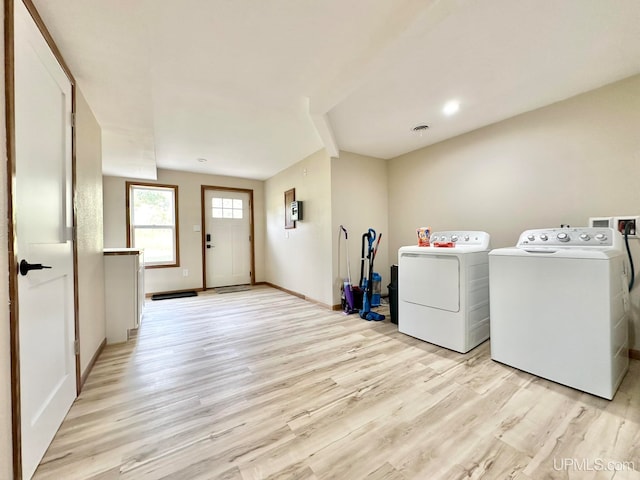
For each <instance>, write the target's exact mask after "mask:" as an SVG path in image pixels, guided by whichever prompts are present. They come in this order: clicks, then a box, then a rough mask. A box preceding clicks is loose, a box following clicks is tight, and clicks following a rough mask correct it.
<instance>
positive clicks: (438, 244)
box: [433, 242, 456, 248]
mask: <svg viewBox="0 0 640 480" xmlns="http://www.w3.org/2000/svg"><path fill="white" fill-rule="evenodd" d="M433 246H434V247H445V248H451V247H455V246H456V244H455V243H453V242H433Z"/></svg>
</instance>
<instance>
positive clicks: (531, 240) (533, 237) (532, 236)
mask: <svg viewBox="0 0 640 480" xmlns="http://www.w3.org/2000/svg"><path fill="white" fill-rule="evenodd" d="M527 238H528V239H529V241H530V242H533V241H534V240H535V239H536V236H535V235H528V236H527Z"/></svg>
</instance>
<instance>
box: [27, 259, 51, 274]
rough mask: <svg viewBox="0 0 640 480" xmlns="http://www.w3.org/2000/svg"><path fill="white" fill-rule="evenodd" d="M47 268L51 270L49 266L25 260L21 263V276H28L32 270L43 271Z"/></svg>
mask: <svg viewBox="0 0 640 480" xmlns="http://www.w3.org/2000/svg"><path fill="white" fill-rule="evenodd" d="M45 268H51V267H50V266H48V265H42V264H41V263H29V262H27V261H26V260H25V259H24V258H23V259H22V260H21V261H20V275H26V274H27V273H29V272H30V271H31V270H42V269H45Z"/></svg>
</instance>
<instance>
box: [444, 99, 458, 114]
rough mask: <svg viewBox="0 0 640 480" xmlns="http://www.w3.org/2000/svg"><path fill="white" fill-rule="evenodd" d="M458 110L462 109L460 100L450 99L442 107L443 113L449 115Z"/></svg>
mask: <svg viewBox="0 0 640 480" xmlns="http://www.w3.org/2000/svg"><path fill="white" fill-rule="evenodd" d="M458 110H460V102H459V101H458V100H449V101H448V102H447V103H445V104H444V107H443V108H442V113H444V114H445V115H447V116H449V115H453V114H454V113H456V112H457V111H458Z"/></svg>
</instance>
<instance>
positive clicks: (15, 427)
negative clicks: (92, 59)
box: [4, 0, 82, 479]
mask: <svg viewBox="0 0 640 480" xmlns="http://www.w3.org/2000/svg"><path fill="white" fill-rule="evenodd" d="M20 1H22V2H23V4H24V5H25V7H26V8H27V10H28V12H29V14H30V15H31V17H32V18H33V21H34V22H35V24H36V26H37V27H38V30H40V33H41V34H42V36H43V37H44V39H45V41H46V42H47V45H49V48H50V49H51V51H52V52H53V55H54V56H55V58H56V60H57V61H58V63H59V64H60V66H61V68H62V70H63V71H64V73H65V75H66V76H67V78H68V79H69V82H70V84H71V112H72V115H73V118H74V119H75V114H76V81H75V79H74V77H73V75H72V74H71V71H70V70H69V67H68V66H67V64H66V63H65V61H64V59H63V58H62V54H61V53H60V50H59V49H58V47H57V46H56V44H55V42H54V41H53V37H51V34H50V33H49V31H48V30H47V27H46V26H45V24H44V22H43V21H42V18H41V17H40V15H39V14H38V11H37V10H36V7H35V6H34V4H33V3H32V1H31V0H5V1H4V55H5V78H4V82H5V102H6V103H5V120H6V134H7V138H6V143H7V218H8V222H7V223H8V226H7V227H8V228H7V230H8V231H7V243H8V263H9V337H10V358H11V430H12V447H13V448H12V450H13V477H14V478H15V479H21V478H22V431H21V422H22V415H21V413H22V412H21V392H20V328H19V326H20V315H19V312H18V257H17V255H16V251H15V246H16V245H17V235H16V230H15V228H14V224H15V208H16V205H15V199H14V191H15V185H16V180H15V179H16V148H15V126H16V125H15V112H16V110H15V107H16V106H15V29H14V3H15V2H20ZM71 198H72V202H73V205H72V212H73V220H72V221H73V235H72V243H73V246H72V250H73V316H74V320H73V322H74V338H75V342H76V346H77V347H76V351H75V364H76V365H75V366H76V395H78V394H79V393H80V389H81V385H82V384H81V372H80V353H79V352H80V348H79V342H80V340H79V337H78V332H79V318H78V301H79V300H78V249H77V245H78V242H77V238H76V237H77V235H76V226H77V218H76V208H75V207H76V205H75V199H76V126H75V121H74V122H72V127H71Z"/></svg>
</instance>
